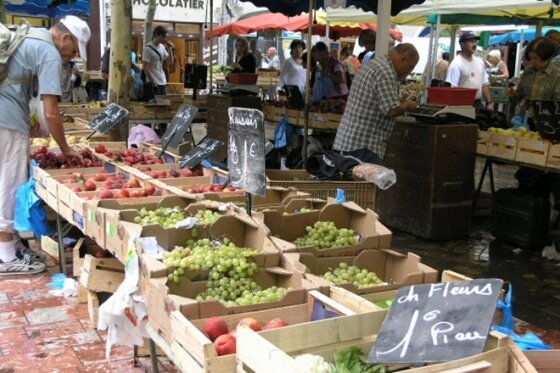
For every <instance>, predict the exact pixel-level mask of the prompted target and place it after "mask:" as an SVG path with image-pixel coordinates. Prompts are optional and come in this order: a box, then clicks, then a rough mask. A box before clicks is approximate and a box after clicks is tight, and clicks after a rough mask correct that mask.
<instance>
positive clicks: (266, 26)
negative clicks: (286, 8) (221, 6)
mask: <svg viewBox="0 0 560 373" xmlns="http://www.w3.org/2000/svg"><path fill="white" fill-rule="evenodd" d="M307 22H308V17H307V15H306V14H304V15H299V16H296V17H287V16H285V15H283V14H282V13H266V14H259V15H257V16H254V17H249V18H244V19H242V20H239V21H236V22H231V23H228V24H225V25H221V26H218V27H214V29H213V30H211V31H210V30H209V31H207V32H206V37H207V38H210V37H217V36H222V35H247V34H250V33H252V32H255V31H260V30H288V29H286V28H285V25H286V24H293V25H295V26H299V25H304V26H306V25H307Z"/></svg>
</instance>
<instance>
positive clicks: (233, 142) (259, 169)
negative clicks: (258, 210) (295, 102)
mask: <svg viewBox="0 0 560 373" xmlns="http://www.w3.org/2000/svg"><path fill="white" fill-rule="evenodd" d="M228 115H229V149H228V170H229V175H230V181H231V185H233V186H234V187H236V188H239V189H243V190H245V191H246V192H248V193H253V194H256V195H259V196H265V195H266V173H265V132H264V115H263V113H262V112H261V111H259V110H255V109H246V108H238V107H232V108H229V109H228Z"/></svg>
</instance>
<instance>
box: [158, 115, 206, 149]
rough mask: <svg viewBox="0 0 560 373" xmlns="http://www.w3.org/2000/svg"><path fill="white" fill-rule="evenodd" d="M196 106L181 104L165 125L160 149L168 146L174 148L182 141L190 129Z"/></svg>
mask: <svg viewBox="0 0 560 373" xmlns="http://www.w3.org/2000/svg"><path fill="white" fill-rule="evenodd" d="M197 111H198V108H196V107H195V106H191V105H187V104H182V105H181V106H179V109H178V110H177V112H176V113H175V115H174V116H173V118H172V119H171V123H169V124H168V125H167V129H166V130H165V133H164V134H163V136H162V137H161V144H162V151H165V149H167V147H168V146H171V147H172V148H176V147H178V146H179V144H181V142H183V137H184V136H185V133H187V131H188V130H190V126H191V123H192V121H193V119H194V116H195V115H196V113H197Z"/></svg>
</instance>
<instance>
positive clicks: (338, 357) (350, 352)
mask: <svg viewBox="0 0 560 373" xmlns="http://www.w3.org/2000/svg"><path fill="white" fill-rule="evenodd" d="M388 372H389V370H388V369H387V367H386V366H385V365H381V364H376V365H372V364H369V363H368V362H367V361H366V360H365V358H364V353H363V352H362V350H360V349H359V348H358V347H356V346H354V347H350V348H347V349H345V350H341V351H337V352H335V353H334V367H333V369H331V372H330V373H388Z"/></svg>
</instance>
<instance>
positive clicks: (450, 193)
mask: <svg viewBox="0 0 560 373" xmlns="http://www.w3.org/2000/svg"><path fill="white" fill-rule="evenodd" d="M477 130H478V126H477V125H476V124H462V123H459V124H457V123H453V124H446V123H444V124H433V123H423V122H419V121H415V120H408V121H405V120H404V119H403V118H401V119H399V120H397V123H396V124H395V128H394V129H393V133H392V135H391V137H390V139H389V141H388V144H387V151H386V154H385V158H384V166H385V167H387V168H390V169H393V170H394V171H395V173H396V174H397V183H396V184H395V185H393V186H392V187H391V188H389V189H388V190H385V191H379V193H378V198H377V211H378V212H379V215H380V217H381V220H382V221H383V222H384V223H385V224H387V225H388V226H391V227H394V228H398V229H401V230H403V231H406V232H409V233H412V234H415V235H417V236H420V237H423V238H426V239H436V240H443V239H452V238H459V237H467V236H468V234H469V231H470V221H471V215H472V197H473V190H474V167H475V158H476V142H477Z"/></svg>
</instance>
